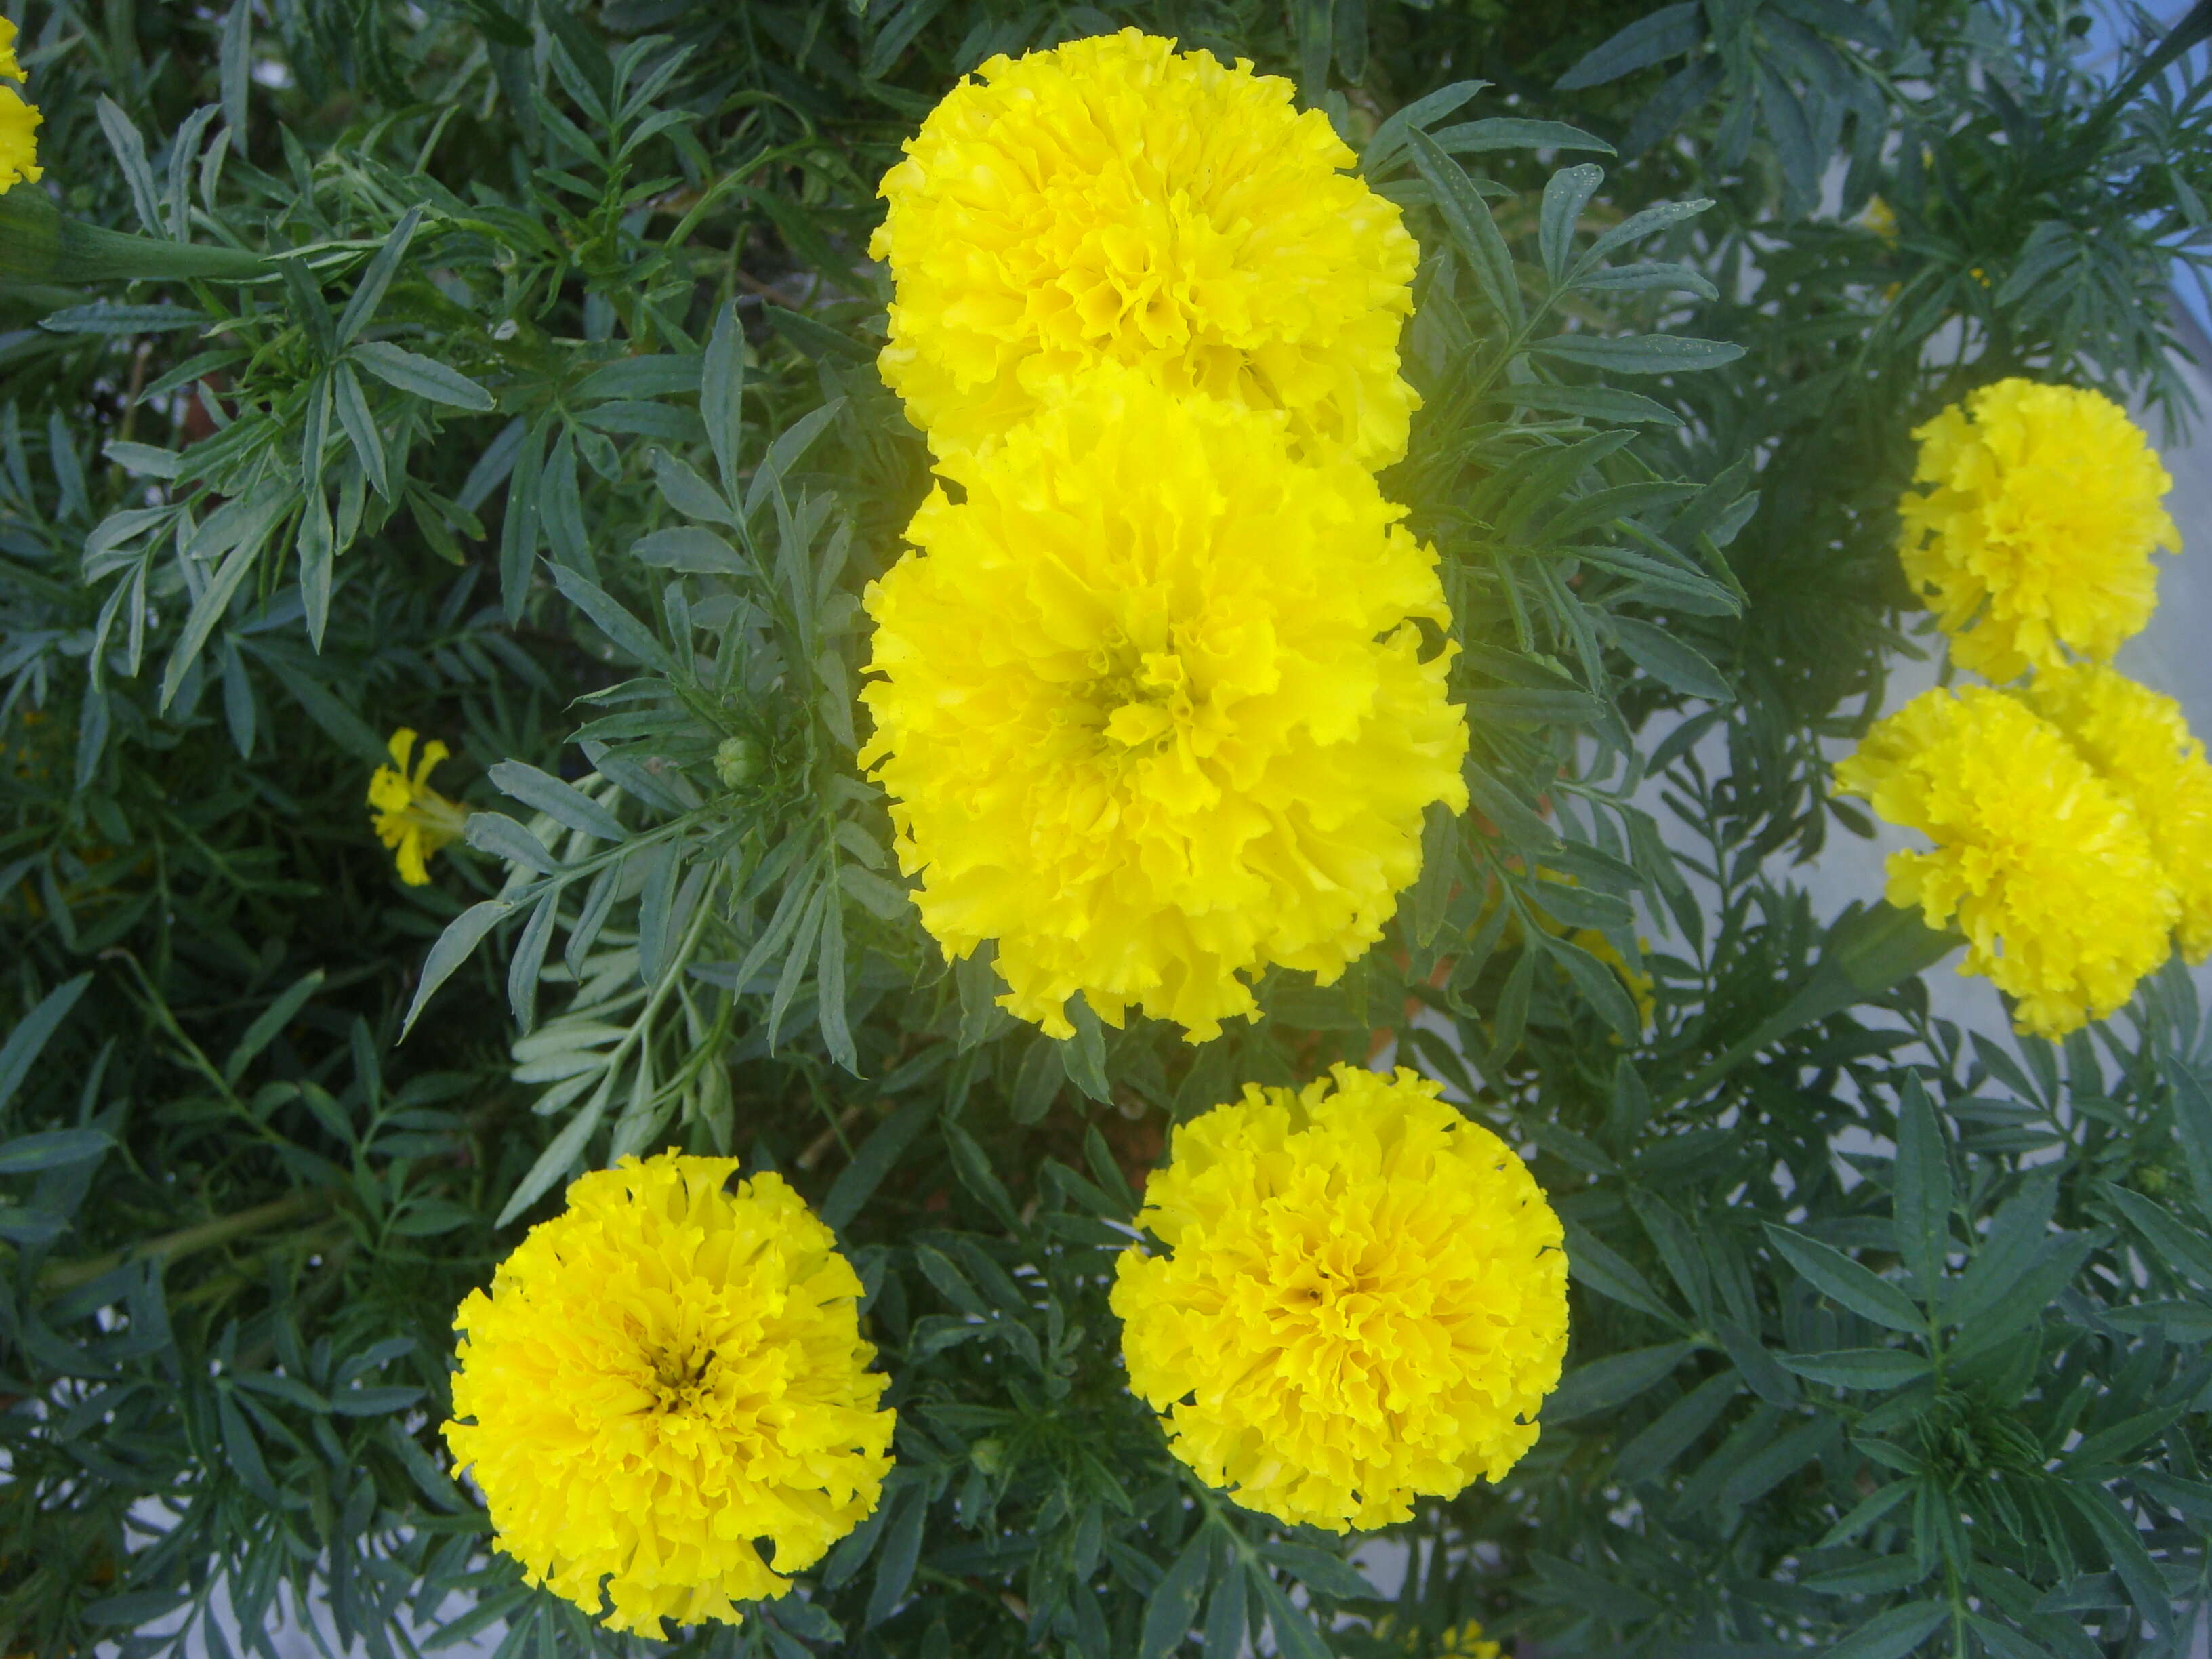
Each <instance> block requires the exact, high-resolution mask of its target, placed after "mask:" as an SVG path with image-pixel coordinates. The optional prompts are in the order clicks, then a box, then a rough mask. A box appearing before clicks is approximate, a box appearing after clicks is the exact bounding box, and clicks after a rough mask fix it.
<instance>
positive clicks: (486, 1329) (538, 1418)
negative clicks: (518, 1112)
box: [445, 1152, 895, 1637]
mask: <svg viewBox="0 0 2212 1659" xmlns="http://www.w3.org/2000/svg"><path fill="white" fill-rule="evenodd" d="M737 1167H738V1160H737V1159H735V1158H689V1157H685V1156H684V1155H682V1154H680V1153H678V1152H664V1153H662V1154H661V1155H660V1156H659V1157H658V1158H648V1159H647V1160H645V1161H644V1162H643V1163H640V1162H639V1161H638V1160H637V1159H636V1158H624V1159H623V1160H622V1162H621V1163H620V1164H618V1165H617V1167H616V1168H614V1169H611V1170H598V1171H596V1172H594V1173H592V1174H590V1175H586V1176H582V1177H581V1178H580V1179H579V1180H578V1181H577V1182H575V1183H574V1185H573V1186H571V1187H570V1188H568V1209H567V1210H566V1211H565V1212H563V1213H562V1214H561V1215H559V1216H556V1218H553V1219H552V1220H550V1221H547V1222H544V1223H542V1224H541V1225H538V1226H536V1227H533V1228H532V1229H531V1231H530V1236H529V1237H526V1239H524V1240H523V1241H522V1243H521V1244H520V1246H518V1247H517V1248H516V1249H515V1251H514V1254H513V1255H510V1256H508V1257H507V1260H506V1261H503V1262H501V1264H500V1266H499V1272H498V1273H497V1275H496V1277H495V1279H493V1281H492V1289H491V1294H490V1295H489V1296H486V1295H485V1294H484V1293H483V1291H471V1292H470V1293H469V1297H468V1299H467V1300H466V1301H465V1302H464V1303H462V1304H461V1308H460V1312H459V1314H458V1315H457V1316H455V1318H454V1322H453V1323H454V1327H455V1328H456V1329H458V1330H459V1331H461V1332H462V1333H464V1336H463V1340H462V1342H461V1347H460V1369H459V1370H458V1371H457V1372H455V1373H454V1376H453V1415H454V1418H455V1419H457V1420H456V1421H453V1422H450V1423H447V1425H445V1433H446V1442H447V1445H448V1446H450V1447H451V1448H452V1449H453V1456H454V1459H455V1461H456V1463H457V1464H458V1465H459V1466H460V1467H461V1468H465V1469H466V1470H467V1471H468V1472H469V1473H471V1474H473V1475H474V1477H475V1480H476V1483H477V1486H479V1487H481V1488H482V1489H483V1495H484V1502H485V1504H486V1506H487V1507H488V1508H489V1510H490V1511H491V1519H492V1525H493V1527H494V1528H495V1531H496V1534H497V1537H496V1542H497V1544H498V1547H500V1548H501V1550H503V1551H505V1552H506V1553H507V1554H509V1555H511V1556H513V1558H514V1559H517V1560H519V1561H520V1562H521V1563H522V1565H523V1567H524V1569H525V1573H526V1577H527V1578H528V1580H529V1582H530V1583H532V1584H545V1585H550V1587H551V1589H553V1590H554V1592H555V1593H556V1595H563V1596H566V1597H567V1598H568V1600H569V1601H574V1602H575V1603H576V1604H577V1605H578V1606H579V1607H582V1608H584V1609H585V1610H586V1612H589V1613H598V1612H599V1609H600V1606H601V1588H600V1581H601V1580H602V1579H605V1581H606V1584H605V1595H606V1596H607V1598H608V1599H609V1600H611V1601H612V1602H613V1610H612V1612H611V1613H608V1614H607V1616H606V1624H607V1626H608V1627H609V1628H610V1629H612V1630H618V1631H620V1630H629V1631H642V1632H646V1633H647V1634H648V1635H651V1636H654V1637H658V1636H659V1635H660V1634H661V1625H660V1621H661V1620H664V1619H672V1620H676V1621H677V1623H678V1624H685V1625H688V1624H696V1623H699V1622H701V1621H702V1620H709V1619H714V1620H723V1621H725V1622H726V1623H730V1624H736V1623H738V1611H737V1609H736V1608H735V1607H732V1605H731V1603H732V1602H733V1601H758V1600H763V1599H765V1598H767V1597H769V1596H774V1595H781V1594H782V1593H783V1592H784V1591H785V1590H787V1589H789V1588H790V1582H789V1580H788V1579H787V1577H784V1576H783V1575H785V1574H787V1573H790V1572H793V1571H799V1570H800V1569H803V1568H805V1567H809V1566H811V1565H813V1564H814V1563H815V1562H817V1561H819V1560H820V1559H822V1557H823V1554H824V1553H826V1552H827V1551H828V1550H829V1547H830V1546H831V1545H832V1544H834V1543H836V1541H838V1540H839V1539H840V1538H842V1537H843V1536H844V1535H845V1534H847V1533H848V1532H850V1531H851V1530H852V1529H853V1528H854V1527H855V1526H856V1525H858V1524H859V1523H860V1522H861V1521H862V1520H863V1519H864V1518H866V1516H868V1515H870V1514H871V1513H872V1512H873V1510H874V1509H875V1507H876V1500H877V1498H878V1496H879V1495H880V1493H881V1492H882V1488H883V1480H884V1475H885V1474H887V1473H888V1472H889V1471H890V1465H891V1459H890V1455H889V1448H890V1437H891V1427H892V1423H893V1420H894V1417H895V1413H891V1412H890V1411H879V1410H878V1409H877V1407H876V1401H877V1399H878V1396H879V1395H881V1394H882V1393H883V1390H884V1384H885V1383H886V1381H887V1379H885V1378H884V1377H882V1376H876V1375H872V1374H871V1373H870V1372H869V1370H868V1369H867V1367H868V1362H869V1361H870V1360H872V1359H873V1358H875V1350H874V1348H872V1346H869V1345H868V1344H867V1343H866V1342H864V1341H862V1340H860V1319H859V1316H858V1314H857V1312H856V1311H855V1310H856V1300H857V1298H858V1297H859V1296H860V1279H859V1278H858V1277H857V1276H856V1275H855V1274H854V1272H853V1269H852V1267H851V1265H850V1264H849V1263H848V1262H847V1261H846V1260H845V1258H844V1257H843V1256H842V1255H839V1254H838V1253H837V1246H836V1237H834V1236H833V1235H832V1234H831V1232H830V1231H829V1228H828V1227H826V1226H824V1225H823V1224H822V1222H821V1220H820V1219H819V1218H817V1217H816V1215H815V1214H814V1213H813V1212H812V1211H811V1210H809V1209H808V1208H807V1207H806V1205H805V1201H804V1200H801V1199H800V1198H799V1195H798V1194H796V1193H794V1192H793V1191H792V1189H791V1188H789V1187H788V1186H787V1185H785V1183H784V1182H783V1180H782V1178H781V1176H774V1175H759V1176H754V1177H753V1178H752V1179H751V1180H750V1181H744V1182H738V1187H737V1190H736V1191H735V1192H730V1191H727V1190H726V1183H727V1182H728V1180H729V1178H730V1176H731V1175H732V1172H734V1171H735V1170H736V1169H737ZM469 1418H473V1419H475V1421H474V1422H465V1421H460V1420H458V1419H469ZM761 1540H766V1541H767V1542H768V1545H769V1548H770V1550H771V1551H772V1553H773V1554H774V1558H775V1565H774V1566H773V1567H771V1566H769V1565H768V1563H767V1562H766V1561H764V1560H763V1559H762V1554H761V1551H760V1550H759V1548H757V1543H758V1541H761Z"/></svg>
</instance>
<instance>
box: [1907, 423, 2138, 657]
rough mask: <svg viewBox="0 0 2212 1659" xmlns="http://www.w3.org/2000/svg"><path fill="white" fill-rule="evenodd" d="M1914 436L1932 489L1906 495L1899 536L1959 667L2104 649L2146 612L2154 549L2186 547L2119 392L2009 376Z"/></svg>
mask: <svg viewBox="0 0 2212 1659" xmlns="http://www.w3.org/2000/svg"><path fill="white" fill-rule="evenodd" d="M1913 436H1914V437H1916V438H1917V439H1918V440H1919V441H1920V459H1919V465H1918V466H1917V469H1916V470H1915V471H1914V473H1913V477H1914V479H1915V480H1916V481H1917V482H1918V483H1927V484H1933V485H1934V486H1935V489H1933V491H1932V492H1930V493H1929V494H1927V495H1921V494H1919V493H1917V491H1908V492H1906V494H1905V499H1904V500H1903V501H1900V502H1899V506H1898V511H1899V513H1900V514H1901V516H1902V517H1903V519H1904V520H1905V533H1904V539H1903V540H1902V542H1901V543H1900V544H1899V550H1900V553H1901V556H1902V557H1903V559H1904V562H1905V577H1906V580H1909V581H1910V582H1911V584H1912V586H1913V590H1914V591H1915V592H1918V593H1921V594H1923V595H1924V596H1925V597H1926V598H1927V599H1928V602H1929V605H1930V606H1931V608H1933V609H1934V610H1935V611H1936V621H1937V623H1938V624H1939V625H1940V626H1941V627H1942V629H1943V630H1944V631H1945V632H1946V633H1948V634H1949V635H1952V641H1951V655H1952V658H1953V659H1954V660H1955V661H1956V662H1957V663H1958V664H1959V665H1960V667H1962V668H1968V669H1972V671H1974V672H1976V673H1978V674H1984V675H1986V676H1988V677H1989V678H1991V679H1996V680H2008V679H2012V678H2015V677H2017V676H2019V675H2021V674H2023V673H2025V672H2027V670H2028V669H2030V668H2041V667H2049V666H2052V665H2057V664H2058V663H2060V662H2063V661H2064V660H2065V657H2064V651H2065V650H2066V649H2071V650H2074V651H2077V652H2080V653H2082V654H2083V655H2085V656H2087V657H2090V658H2092V659H2094V660H2096V661H2099V662H2106V661H2109V660H2110V659H2111V658H2112V653H2113V652H2114V651H2116V650H2118V648H2119V646H2120V643H2121V641H2124V640H2125V639H2127V638H2128V636H2129V635H2131V634H2134V633H2135V632H2136V631H2137V630H2138V629H2141V628H2142V625H2143V624H2144V623H2146V622H2148V621H2149V620H2150V613H2151V611H2152V609H2153V607H2154V606H2155V605H2156V604H2157V602H2158V573H2157V572H2156V570H2154V568H2152V565H2151V560H2150V556H2151V552H2152V550H2153V549H2154V548H2164V549H2166V550H2168V551H2169V552H2179V550H2180V549H2181V538H2180V534H2179V532H2177V531H2176V530H2175V529H2174V526H2173V520H2172V519H2171V518H2169V517H2168V516H2167V515H2166V509H2165V508H2164V507H2162V506H2160V498H2161V497H2162V496H2164V495H2165V494H2166V491H2167V490H2168V489H2172V487H2173V480H2172V478H2171V477H2167V475H2166V469H2165V468H2164V467H2163V466H2161V465H2160V464H2159V459H2158V456H2157V453H2155V452H2154V451H2153V450H2152V448H2151V447H2150V445H2149V443H2148V441H2147V440H2146V439H2145V438H2144V436H2143V433H2142V428H2140V427H2138V426H2136V424H2135V422H2132V421H2130V419H2128V416H2127V411H2126V410H2124V409H2122V408H2121V407H2120V406H2119V405H2118V404H2116V403H2114V402H2112V399H2111V398H2106V397H2103V396H2101V395H2100V394H2099V393H2097V392H2084V391H2080V390H2077V389H2076V388H2075V387H2072V386H2039V385H2038V384H2037V383H2036V382H2034V381H2033V380H1999V381H1997V382H1996V384H1995V385H1994V386H1984V387H1982V388H1981V389H1980V390H1979V391H1978V392H1972V393H1970V394H1969V395H1968V396H1967V398H1966V402H1965V403H1964V404H1952V405H1951V406H1950V407H1949V408H1948V409H1946V410H1944V411H1943V412H1942V414H1940V415H1938V416H1936V418H1935V419H1934V420H1932V421H1930V422H1928V423H1927V424H1926V425H1925V426H1923V427H1921V428H1919V429H1918V430H1917V432H1915V433H1914V434H1913Z"/></svg>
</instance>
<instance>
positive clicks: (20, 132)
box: [0, 17, 46, 191]
mask: <svg viewBox="0 0 2212 1659" xmlns="http://www.w3.org/2000/svg"><path fill="white" fill-rule="evenodd" d="M22 79H23V66H22V64H20V63H18V62H17V61H16V59H15V24H13V23H11V22H9V21H8V20H7V19H6V18H4V17H0V82H5V81H15V82H21V80H22ZM41 119H42V117H41V116H40V114H39V112H38V108H37V106H35V105H33V104H28V103H26V102H24V100H23V97H22V94H21V93H19V92H17V91H16V90H15V88H14V87H10V86H0V191H4V190H9V189H11V188H13V187H14V186H15V185H17V184H20V183H28V184H36V183H38V181H39V180H40V179H42V178H43V177H45V176H46V175H45V173H44V172H43V171H42V170H41V169H40V166H39V140H38V131H39V124H40V120H41Z"/></svg>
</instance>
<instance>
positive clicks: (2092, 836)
mask: <svg viewBox="0 0 2212 1659" xmlns="http://www.w3.org/2000/svg"><path fill="white" fill-rule="evenodd" d="M1836 787H1837V788H1838V789H1840V790H1843V791H1844V792H1846V793H1850V794H1855V795H1863V796H1864V797H1865V798H1866V799H1868V800H1869V801H1870V802H1872V803H1873V805H1874V809H1875V811H1877V812H1879V813H1880V814H1881V816H1882V817H1885V818H1887V820H1888V821H1889V822H1890V823H1894V824H1898V825H1900V826H1902V827H1903V828H1905V829H1917V830H1918V831H1919V832H1920V833H1921V834H1923V835H1924V836H1927V837H1928V838H1929V840H1931V841H1933V842H1935V843H1936V845H1935V847H1934V848H1932V849H1930V850H1929V851H1927V852H1910V851H1907V852H1898V853H1893V854H1890V856H1889V864H1888V870H1889V902H1891V903H1893V904H1894V905H1897V906H1899V908H1903V907H1905V906H1907V905H1914V904H1917V905H1918V906H1919V907H1920V908H1921V909H1922V910H1923V912H1924V913H1925V914H1926V915H1927V918H1928V922H1929V926H1930V927H1947V926H1948V927H1956V928H1958V930H1959V931H1960V933H1964V934H1965V935H1966V960H1965V961H1964V962H1963V963H1960V969H1959V971H1960V973H1963V974H1980V975H1984V976H1986V977H1987V978H1988V979H1990V981H1993V982H1994V983H1995V984H1996V987H1997V988H1998V989H1999V990H2001V991H2005V992H2008V993H2009V994H2011V995H2012V996H2013V997H2015V999H2017V1003H2016V1006H2015V1011H2014V1015H2015V1020H2016V1022H2017V1023H2018V1024H2019V1026H2020V1029H2021V1030H2024V1031H2032V1032H2033V1033H2035V1034H2036V1035H2037V1036H2046V1037H2059V1036H2065V1035H2066V1033H2067V1032H2069V1031H2072V1030H2078V1029H2079V1028H2080V1027H2081V1026H2082V1025H2083V1024H2087V1022H2088V1021H2090V1020H2092V1019H2102V1018H2105V1017H2106V1015H2107V1014H2110V1013H2111V1012H2112V1011H2113V1010H2114V1009H2116V1008H2118V1007H2119V1006H2120V1005H2121V1004H2122V1003H2124V1002H2125V1001H2126V1000H2128V997H2129V996H2130V994H2131V993H2132V992H2133V991H2134V989H2135V986H2136V981H2137V980H2139V979H2141V978H2142V976H2143V975H2145V974H2148V973H2149V972H2150V971H2151V970H2152V969H2154V968H2156V967H2157V966H2158V965H2159V963H2160V962H2161V961H2163V960H2164V959H2165V957H2166V950H2167V938H2166V936H2167V933H2169V932H2170V931H2171V929H2172V927H2173V923H2174V919H2175V915H2176V910H2177V905H2176V902H2175V897H2174V892H2173V889H2172V885H2171V884H2169V883H2168V882H2167V881H2166V876H2165V873H2164V872H2162V871H2161V870H2160V868H2159V865H2158V861H2157V860H2156V858H2155V857H2154V855H2153V854H2152V851H2151V843H2150V838H2149V836H2148V835H2147V834H2146V833H2145V832H2144V829H2143V825H2142V820H2141V818H2139V817H2137V816H2136V811H2135V808H2134V807H2133V806H2132V805H2130V804H2129V802H2128V800H2127V798H2126V797H2125V796H2124V795H2123V794H2122V793H2119V792H2118V790H2115V789H2114V788H2112V787H2111V786H2110V785H2108V784H2107V783H2106V781H2104V780H2103V779H2101V778H2100V777H2099V776H2098V775H2097V774H2096V772H2095V771H2094V770H2093V769H2092V768H2091V766H2090V764H2089V763H2088V762H2087V760H2085V759H2083V758H2082V757H2081V752H2080V751H2079V750H2076V749H2075V747H2074V745H2073V744H2070V743H2069V742H2068V741H2067V740H2066V737H2065V734H2064V733H2063V732H2061V731H2060V730H2059V729H2058V728H2057V726H2053V725H2052V724H2051V723H2050V722H2049V721H2047V720H2041V719H2039V718H2038V717H2037V716H2036V714H2034V713H2033V711H2032V710H2030V709H2029V708H2027V705H2026V704H2024V703H2022V702H2020V701H2019V700H2018V699H2017V698H2015V697H2012V696H2007V695H2006V694H2005V693H2004V692H2002V691H1996V690H1990V688H1989V687H1987V686H1968V687H1967V688H1966V689H1965V690H1962V691H1960V692H1958V693H1956V694H1955V695H1954V693H1952V692H1950V691H1948V690H1944V689H1942V688H1941V687H1938V688H1936V689H1935V690H1929V691H1926V692H1923V693H1922V694H1921V695H1920V696H1917V697H1916V698H1914V699H1913V700H1912V701H1911V702H1909V703H1907V704H1906V705H1905V707H1904V708H1900V709H1899V710H1898V711H1897V712H1896V713H1895V714H1892V715H1890V716H1888V717H1887V719H1885V720H1881V722H1880V723H1878V724H1877V725H1876V726H1875V728H1874V729H1873V730H1872V731H1871V732H1868V733H1867V737H1866V741H1865V742H1864V743H1863V744H1861V745H1860V746H1859V750H1858V752H1857V754H1855V755H1853V756H1851V757H1850V758H1849V759H1847V760H1845V761H1844V762H1843V763H1842V764H1840V765H1838V767H1837V768H1836Z"/></svg>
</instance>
